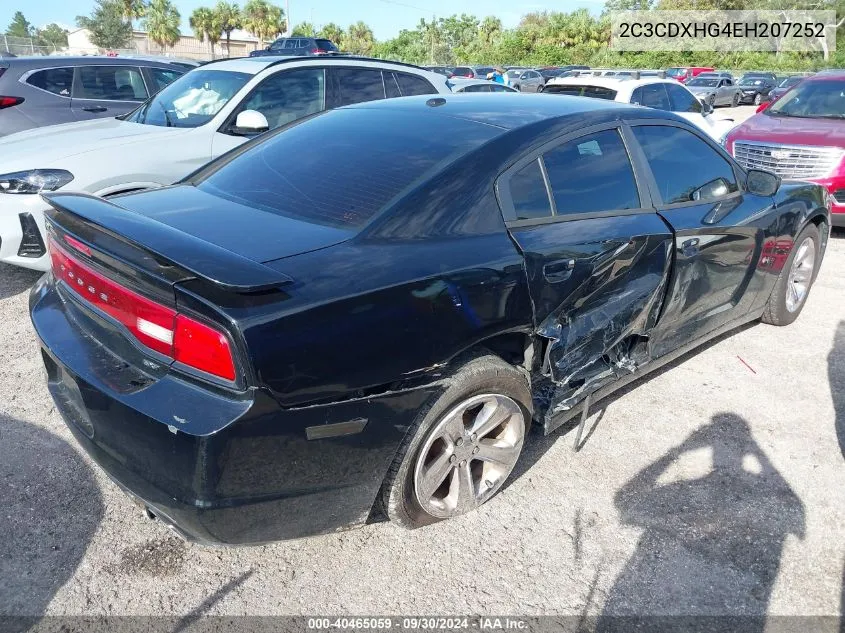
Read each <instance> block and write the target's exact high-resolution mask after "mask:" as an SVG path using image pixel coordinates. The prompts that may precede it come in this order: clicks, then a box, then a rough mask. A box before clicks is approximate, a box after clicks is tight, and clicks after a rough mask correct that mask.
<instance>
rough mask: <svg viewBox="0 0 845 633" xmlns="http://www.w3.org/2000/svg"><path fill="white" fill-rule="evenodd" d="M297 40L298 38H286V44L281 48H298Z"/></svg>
mask: <svg viewBox="0 0 845 633" xmlns="http://www.w3.org/2000/svg"><path fill="white" fill-rule="evenodd" d="M296 42H297V41H296V40H286V41H285V43H284V46H282V47H281V48H284V49H291V48H298V46H297V43H296Z"/></svg>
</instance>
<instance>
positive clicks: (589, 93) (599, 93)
mask: <svg viewBox="0 0 845 633" xmlns="http://www.w3.org/2000/svg"><path fill="white" fill-rule="evenodd" d="M545 92H549V93H553V94H559V95H571V96H573V97H593V98H594V99H608V100H609V101H613V100H614V99H615V98H616V91H615V90H611V89H610V88H604V87H603V86H567V85H560V84H558V85H555V84H552V85H550V86H546V90H545Z"/></svg>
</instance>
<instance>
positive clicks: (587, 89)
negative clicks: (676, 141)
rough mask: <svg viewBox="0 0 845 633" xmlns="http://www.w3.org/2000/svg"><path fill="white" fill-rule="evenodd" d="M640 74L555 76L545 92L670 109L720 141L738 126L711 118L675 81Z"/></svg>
mask: <svg viewBox="0 0 845 633" xmlns="http://www.w3.org/2000/svg"><path fill="white" fill-rule="evenodd" d="M637 75H638V73H637V72H636V71H631V74H629V75H621V76H612V77H595V76H592V75H587V76H584V75H581V76H577V77H555V78H552V79H550V80H549V81H548V82H547V83H546V87H545V89H544V90H543V93H544V94H565V95H574V96H579V97H594V98H598V99H608V100H611V101H619V102H621V103H630V104H633V105H641V106H645V107H648V108H656V109H658V110H667V111H669V112H674V113H675V114H677V115H679V116H682V117H683V118H685V119H686V120H687V121H689V122H690V123H692V124H693V125H696V126H698V127H699V128H701V129H702V130H704V131H705V132H707V134H708V135H710V136H711V137H712V138H714V139H716V140H717V141H720V142H721V140H722V139H723V138H724V136H725V135H726V134H727V133H728V132H729V131H730V130H731V129H732V128H733V127H734V125H735V124H734V122H733V121H732V120H730V119H714V118H713V117H712V116H711V115H712V113H713V109H712V108H711V107H710V106H709V105H707V104H702V103H701V102H700V101H699V100H698V98H697V97H696V96H695V95H694V94H692V93H691V92H690V91H689V90H687V88H685V87H684V86H683V85H682V84H680V83H679V82H677V81H675V80H674V79H663V78H661V77H659V76H645V77H638V76H637Z"/></svg>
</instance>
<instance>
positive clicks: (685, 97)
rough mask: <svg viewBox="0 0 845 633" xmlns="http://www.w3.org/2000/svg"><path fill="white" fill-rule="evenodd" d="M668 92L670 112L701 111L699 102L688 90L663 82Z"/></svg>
mask: <svg viewBox="0 0 845 633" xmlns="http://www.w3.org/2000/svg"><path fill="white" fill-rule="evenodd" d="M664 85H665V86H666V92H668V93H669V101H670V102H671V104H672V112H701V102H700V101H699V100H698V99H696V98H695V95H693V94H692V93H691V92H690V91H689V90H686V89H685V88H682V87H681V86H676V85H675V84H664Z"/></svg>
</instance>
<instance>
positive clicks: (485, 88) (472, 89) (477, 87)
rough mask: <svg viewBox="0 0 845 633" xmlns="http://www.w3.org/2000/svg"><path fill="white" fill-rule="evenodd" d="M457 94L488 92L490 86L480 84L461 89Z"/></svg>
mask: <svg viewBox="0 0 845 633" xmlns="http://www.w3.org/2000/svg"><path fill="white" fill-rule="evenodd" d="M458 92H490V86H484V85H481V84H478V85H474V86H467V87H466V88H461V89H460V90H458Z"/></svg>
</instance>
